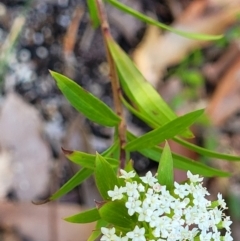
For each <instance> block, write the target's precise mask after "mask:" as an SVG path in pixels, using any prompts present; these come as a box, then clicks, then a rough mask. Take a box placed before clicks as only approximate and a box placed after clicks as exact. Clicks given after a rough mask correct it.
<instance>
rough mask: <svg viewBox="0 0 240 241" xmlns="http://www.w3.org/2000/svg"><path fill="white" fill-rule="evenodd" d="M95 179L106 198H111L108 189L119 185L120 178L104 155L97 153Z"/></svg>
mask: <svg viewBox="0 0 240 241" xmlns="http://www.w3.org/2000/svg"><path fill="white" fill-rule="evenodd" d="M95 179H96V185H97V187H98V191H99V192H100V194H101V196H102V197H103V199H104V200H109V199H110V197H109V196H108V193H107V192H108V191H110V190H113V189H114V186H115V185H117V186H118V178H117V175H116V173H115V172H114V170H113V168H112V167H111V165H110V164H109V163H108V162H107V161H106V160H105V158H104V157H102V156H101V155H99V154H98V153H97V155H96V168H95Z"/></svg>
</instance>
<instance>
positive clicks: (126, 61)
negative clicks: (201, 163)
mask: <svg viewBox="0 0 240 241" xmlns="http://www.w3.org/2000/svg"><path fill="white" fill-rule="evenodd" d="M107 42H108V47H109V50H110V52H111V54H112V57H113V59H114V62H115V64H116V67H117V70H118V74H119V79H120V82H121V86H122V88H123V91H124V93H125V94H126V95H127V97H128V98H129V100H130V101H132V103H134V105H135V106H136V108H137V109H138V110H139V112H140V113H141V115H142V116H144V118H145V121H146V123H147V124H150V123H155V125H156V126H162V125H164V124H166V123H168V122H169V121H171V120H173V119H175V118H176V117H177V116H176V114H175V113H174V112H173V111H172V110H171V109H170V107H169V106H168V105H167V104H166V102H165V101H164V100H163V99H162V98H161V96H160V95H159V94H158V93H157V91H156V90H155V89H154V88H153V87H152V85H151V84H150V83H148V82H147V81H146V80H145V78H144V77H143V75H142V74H141V73H140V72H139V70H138V69H137V68H136V66H135V65H134V64H133V62H132V61H131V60H130V58H129V57H128V56H127V55H126V54H125V53H124V52H123V50H122V49H121V48H120V47H119V46H118V45H117V43H115V41H114V40H113V39H112V38H108V39H107ZM183 135H184V136H185V137H193V135H192V133H191V132H190V131H188V132H185V133H183Z"/></svg>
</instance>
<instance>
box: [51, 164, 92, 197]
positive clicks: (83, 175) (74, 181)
mask: <svg viewBox="0 0 240 241" xmlns="http://www.w3.org/2000/svg"><path fill="white" fill-rule="evenodd" d="M92 174H93V170H91V169H87V168H82V169H81V170H80V171H78V172H77V173H76V174H75V175H74V176H73V177H72V178H71V179H70V180H68V182H67V183H65V184H64V185H63V186H62V187H61V188H60V189H59V190H58V191H57V192H55V193H54V194H53V195H52V196H51V197H50V198H49V200H50V201H53V200H56V199H58V198H60V197H62V196H63V195H65V194H67V193H69V192H70V191H71V190H73V188H75V187H77V186H78V185H80V184H81V183H83V181H85V180H86V179H87V178H89V177H90V176H91V175H92Z"/></svg>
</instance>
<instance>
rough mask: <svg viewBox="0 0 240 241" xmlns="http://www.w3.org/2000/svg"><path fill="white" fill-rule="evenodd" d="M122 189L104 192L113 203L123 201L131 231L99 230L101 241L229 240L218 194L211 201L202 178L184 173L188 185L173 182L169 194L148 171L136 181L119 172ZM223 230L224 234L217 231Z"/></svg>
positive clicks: (128, 175)
mask: <svg viewBox="0 0 240 241" xmlns="http://www.w3.org/2000/svg"><path fill="white" fill-rule="evenodd" d="M120 172H121V176H120V178H124V179H125V184H126V185H125V186H121V187H117V186H115V188H114V190H110V191H108V195H109V197H111V199H112V200H113V201H114V200H121V199H123V200H126V202H125V206H126V208H127V210H128V214H129V216H133V215H136V216H137V218H138V221H137V223H136V226H135V228H134V230H132V231H130V232H126V233H124V232H122V231H119V230H118V228H117V227H110V228H101V232H102V234H103V236H102V237H101V241H165V240H167V241H183V240H184V241H185V240H189V241H195V240H196V241H211V240H214V241H232V240H233V239H232V236H231V230H230V225H231V223H232V222H231V221H230V218H229V217H228V216H226V215H225V214H224V213H223V211H224V210H225V209H227V207H226V203H225V201H224V200H223V199H222V195H221V194H218V200H216V201H214V202H211V201H209V200H207V199H206V195H209V193H208V191H207V190H206V188H204V187H203V186H202V180H203V178H202V177H199V175H193V174H192V173H191V172H188V173H187V176H188V178H189V181H188V182H185V183H183V184H178V183H177V182H175V183H174V189H173V190H171V191H169V190H167V189H166V186H161V185H160V184H159V183H158V180H157V179H156V177H155V176H153V175H152V173H151V172H148V173H147V174H146V176H144V177H140V180H139V179H136V178H134V177H135V172H133V171H131V172H128V173H127V172H126V171H124V170H121V171H120ZM223 228H224V229H225V234H224V235H222V234H221V233H220V231H219V230H220V229H223Z"/></svg>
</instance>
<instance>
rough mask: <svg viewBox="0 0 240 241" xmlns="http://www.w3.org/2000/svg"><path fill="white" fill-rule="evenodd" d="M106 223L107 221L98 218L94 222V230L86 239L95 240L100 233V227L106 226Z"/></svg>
mask: <svg viewBox="0 0 240 241" xmlns="http://www.w3.org/2000/svg"><path fill="white" fill-rule="evenodd" d="M107 225H108V223H107V222H106V221H104V220H103V219H99V220H98V221H97V223H96V226H95V230H94V231H92V233H91V235H90V237H89V238H88V240H87V241H95V240H96V239H97V238H98V237H99V236H100V235H101V234H102V232H101V227H106V226H107Z"/></svg>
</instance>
